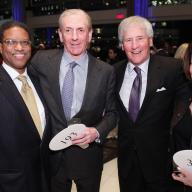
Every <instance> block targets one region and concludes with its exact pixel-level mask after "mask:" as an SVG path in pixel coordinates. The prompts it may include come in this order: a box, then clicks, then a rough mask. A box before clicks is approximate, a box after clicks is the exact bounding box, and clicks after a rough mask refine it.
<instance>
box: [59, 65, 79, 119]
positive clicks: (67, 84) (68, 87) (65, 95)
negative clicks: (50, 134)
mask: <svg viewBox="0 0 192 192" xmlns="http://www.w3.org/2000/svg"><path fill="white" fill-rule="evenodd" d="M76 65H77V63H75V62H72V63H70V64H69V69H68V71H67V73H66V75H65V78H64V82H63V88H62V94H61V96H62V104H63V110H64V113H65V117H66V119H67V120H68V121H69V120H70V119H71V107H72V101H73V89H74V72H73V69H74V67H75V66H76Z"/></svg>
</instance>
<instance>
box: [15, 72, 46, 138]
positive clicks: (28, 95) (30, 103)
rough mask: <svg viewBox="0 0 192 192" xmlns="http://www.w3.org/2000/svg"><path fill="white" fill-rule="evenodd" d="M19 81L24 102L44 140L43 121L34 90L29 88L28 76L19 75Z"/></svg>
mask: <svg viewBox="0 0 192 192" xmlns="http://www.w3.org/2000/svg"><path fill="white" fill-rule="evenodd" d="M17 79H18V80H20V81H21V82H22V87H21V96H22V97H23V100H24V102H25V104H26V106H27V108H28V110H29V112H30V114H31V117H32V119H33V122H34V123H35V126H36V128H37V130H38V133H39V135H40V137H41V138H42V134H43V129H42V125H41V119H40V116H39V112H38V108H37V103H36V101H35V96H34V94H33V90H32V89H31V87H30V86H29V84H28V82H27V78H26V76H24V75H19V76H18V77H17Z"/></svg>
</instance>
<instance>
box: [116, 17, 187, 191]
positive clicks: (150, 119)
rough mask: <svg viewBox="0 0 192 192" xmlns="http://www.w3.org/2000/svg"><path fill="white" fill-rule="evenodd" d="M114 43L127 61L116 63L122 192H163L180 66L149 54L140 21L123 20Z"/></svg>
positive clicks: (147, 32) (147, 28)
mask: <svg viewBox="0 0 192 192" xmlns="http://www.w3.org/2000/svg"><path fill="white" fill-rule="evenodd" d="M118 33H119V41H120V46H121V48H122V50H123V51H125V53H126V56H127V60H126V61H122V62H120V63H118V64H117V65H116V66H115V67H116V72H117V100H118V111H119V115H120V120H119V127H118V128H119V132H118V146H119V155H118V172H119V183H120V191H121V192H167V191H168V174H169V173H168V156H169V153H168V148H169V136H170V134H169V132H170V120H171V116H172V110H173V103H174V99H175V96H176V94H177V91H178V88H179V87H180V86H181V85H182V84H183V83H184V82H185V78H184V75H183V70H182V64H181V63H180V61H178V60H176V59H174V58H168V57H162V56H155V55H153V56H152V55H150V47H151V46H153V29H152V25H151V23H150V22H149V21H148V20H147V19H145V18H143V17H140V16H131V17H128V18H126V19H124V20H123V21H122V22H121V23H120V25H119V31H118Z"/></svg>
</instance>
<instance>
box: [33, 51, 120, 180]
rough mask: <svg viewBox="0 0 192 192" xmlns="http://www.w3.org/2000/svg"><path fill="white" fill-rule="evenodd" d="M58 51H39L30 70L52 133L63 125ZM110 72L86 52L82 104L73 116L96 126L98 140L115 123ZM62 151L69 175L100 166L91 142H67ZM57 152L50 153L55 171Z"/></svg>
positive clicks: (99, 152) (97, 148)
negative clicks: (37, 83) (83, 146)
mask: <svg viewBox="0 0 192 192" xmlns="http://www.w3.org/2000/svg"><path fill="white" fill-rule="evenodd" d="M62 54H63V50H48V51H39V52H37V53H36V55H35V56H34V57H33V59H32V61H31V64H32V65H31V71H33V73H34V74H37V75H38V77H39V79H40V84H41V88H42V90H43V94H44V96H45V99H46V102H47V105H48V107H49V110H50V114H51V120H52V125H53V128H52V131H53V136H54V135H55V134H57V133H58V132H60V131H61V130H62V129H64V128H66V127H67V121H66V118H65V115H64V111H63V108H62V101H61V94H60V86H59V69H60V63H61V58H62ZM114 74H115V73H114V69H113V67H112V66H110V65H108V64H105V63H103V62H101V61H99V60H97V59H95V58H94V57H92V56H91V55H89V63H88V75H87V82H86V88H85V94H84V99H83V103H82V107H81V109H80V111H79V112H78V113H77V114H76V115H75V117H76V118H80V119H81V123H83V124H85V125H86V126H87V127H96V129H97V130H98V132H99V134H100V140H101V143H102V142H103V141H104V139H105V138H106V136H107V134H108V132H109V131H110V130H111V129H112V128H114V127H115V126H116V121H117V112H116V107H115V98H114V97H115V95H114V86H115V75H114ZM62 152H63V154H64V159H63V160H62V163H64V166H65V167H66V174H67V175H69V176H71V177H79V176H82V175H85V176H87V175H91V174H92V173H93V172H98V171H99V172H100V171H101V170H102V165H103V163H102V161H103V160H102V146H101V145H98V144H96V143H95V142H93V143H92V144H91V145H90V146H89V148H87V149H85V150H82V149H81V148H79V147H77V146H71V147H69V148H67V149H65V150H63V151H62ZM60 154H61V151H59V152H54V153H53V156H56V157H55V158H54V163H53V165H56V168H55V171H56V170H57V169H58V167H59V163H60V160H61V157H60ZM55 161H57V162H58V163H55ZM77 162H78V163H77ZM87 165H89V166H87Z"/></svg>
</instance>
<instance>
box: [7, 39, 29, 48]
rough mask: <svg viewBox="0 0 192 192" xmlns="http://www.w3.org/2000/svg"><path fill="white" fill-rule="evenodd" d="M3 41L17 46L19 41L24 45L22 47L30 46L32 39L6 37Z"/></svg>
mask: <svg viewBox="0 0 192 192" xmlns="http://www.w3.org/2000/svg"><path fill="white" fill-rule="evenodd" d="M3 43H5V44H6V45H7V46H9V47H15V46H17V45H18V43H19V44H20V45H21V46H22V47H29V46H30V45H31V44H32V42H31V41H30V40H21V41H18V40H14V39H5V40H3Z"/></svg>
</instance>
